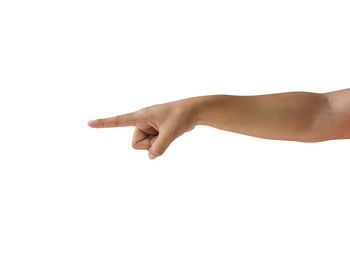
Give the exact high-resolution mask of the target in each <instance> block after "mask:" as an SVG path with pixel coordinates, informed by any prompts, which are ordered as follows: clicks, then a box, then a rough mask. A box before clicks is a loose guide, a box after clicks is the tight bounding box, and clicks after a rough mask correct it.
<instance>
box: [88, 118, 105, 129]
mask: <svg viewBox="0 0 350 280" xmlns="http://www.w3.org/2000/svg"><path fill="white" fill-rule="evenodd" d="M88 125H89V126H91V127H94V128H100V127H102V126H103V124H102V123H101V122H99V121H97V120H91V121H88Z"/></svg>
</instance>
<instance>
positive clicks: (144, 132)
mask: <svg viewBox="0 0 350 280" xmlns="http://www.w3.org/2000/svg"><path fill="white" fill-rule="evenodd" d="M88 125H89V126H90V127H93V128H109V127H123V126H134V127H135V130H134V134H133V138H132V147H133V148H134V149H137V150H147V151H148V156H149V158H150V159H155V158H157V157H159V156H161V155H163V154H164V152H165V151H166V149H167V148H168V147H169V145H170V144H171V143H172V142H173V141H174V140H175V139H176V138H178V137H179V136H181V135H182V134H184V133H186V132H189V131H191V130H193V129H194V127H195V126H196V125H208V126H212V127H215V128H218V129H222V130H226V131H231V132H235V133H240V134H245V135H248V136H253V137H258V138H264V139H275V140H287V141H300V142H319V141H326V140H333V139H348V138H350V89H345V90H339V91H333V92H328V93H325V94H320V93H312V92H301V91H300V92H285V93H275V94H264V95H249V96H241V95H207V96H197V97H190V98H186V99H181V100H176V101H172V102H167V103H163V104H156V105H153V106H148V107H145V108H142V109H139V110H137V111H135V112H131V113H127V114H122V115H118V116H115V117H110V118H105V119H97V120H91V121H89V122H88Z"/></svg>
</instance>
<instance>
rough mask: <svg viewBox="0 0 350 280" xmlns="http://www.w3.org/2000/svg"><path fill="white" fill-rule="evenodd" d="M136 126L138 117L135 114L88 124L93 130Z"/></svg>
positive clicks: (93, 121)
mask: <svg viewBox="0 0 350 280" xmlns="http://www.w3.org/2000/svg"><path fill="white" fill-rule="evenodd" d="M135 124H136V117H135V113H134V112H132V113H127V114H123V115H119V116H115V117H111V118H105V119H97V120H92V121H89V122H88V125H89V126H91V127H93V128H102V127H120V126H135Z"/></svg>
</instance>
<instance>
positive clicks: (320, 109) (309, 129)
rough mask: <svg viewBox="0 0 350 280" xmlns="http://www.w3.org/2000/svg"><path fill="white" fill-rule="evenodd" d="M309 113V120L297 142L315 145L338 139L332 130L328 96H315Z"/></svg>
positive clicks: (330, 102)
mask: <svg viewBox="0 0 350 280" xmlns="http://www.w3.org/2000/svg"><path fill="white" fill-rule="evenodd" d="M310 111H311V114H310V120H309V121H306V123H307V125H306V126H305V127H304V128H303V129H302V130H301V132H300V133H299V137H298V140H297V141H298V142H304V143H317V142H324V141H329V140H335V139H338V138H339V137H338V135H337V133H336V131H335V130H334V123H333V109H332V101H331V98H330V96H329V95H328V94H317V95H316V99H315V100H314V103H313V106H312V108H311V110H310Z"/></svg>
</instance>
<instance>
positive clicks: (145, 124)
mask: <svg viewBox="0 0 350 280" xmlns="http://www.w3.org/2000/svg"><path fill="white" fill-rule="evenodd" d="M195 104H196V98H187V99H182V100H177V101H173V102H168V103H163V104H156V105H153V106H149V107H145V108H142V109H140V110H137V111H135V112H131V113H127V114H123V115H118V116H115V117H111V118H105V119H97V120H92V121H89V122H88V125H89V126H90V127H93V128H104V127H122V126H135V131H134V135H133V139H132V147H133V148H134V149H137V150H148V157H149V158H150V159H154V158H156V157H158V156H161V155H162V154H163V153H164V152H165V151H166V149H167V148H168V146H169V145H170V144H171V143H172V142H173V141H174V140H175V139H176V138H177V137H179V136H181V135H182V134H184V133H185V132H188V131H191V130H192V129H193V128H194V127H195V125H196V114H195V110H194V109H195V106H194V105H195Z"/></svg>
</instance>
